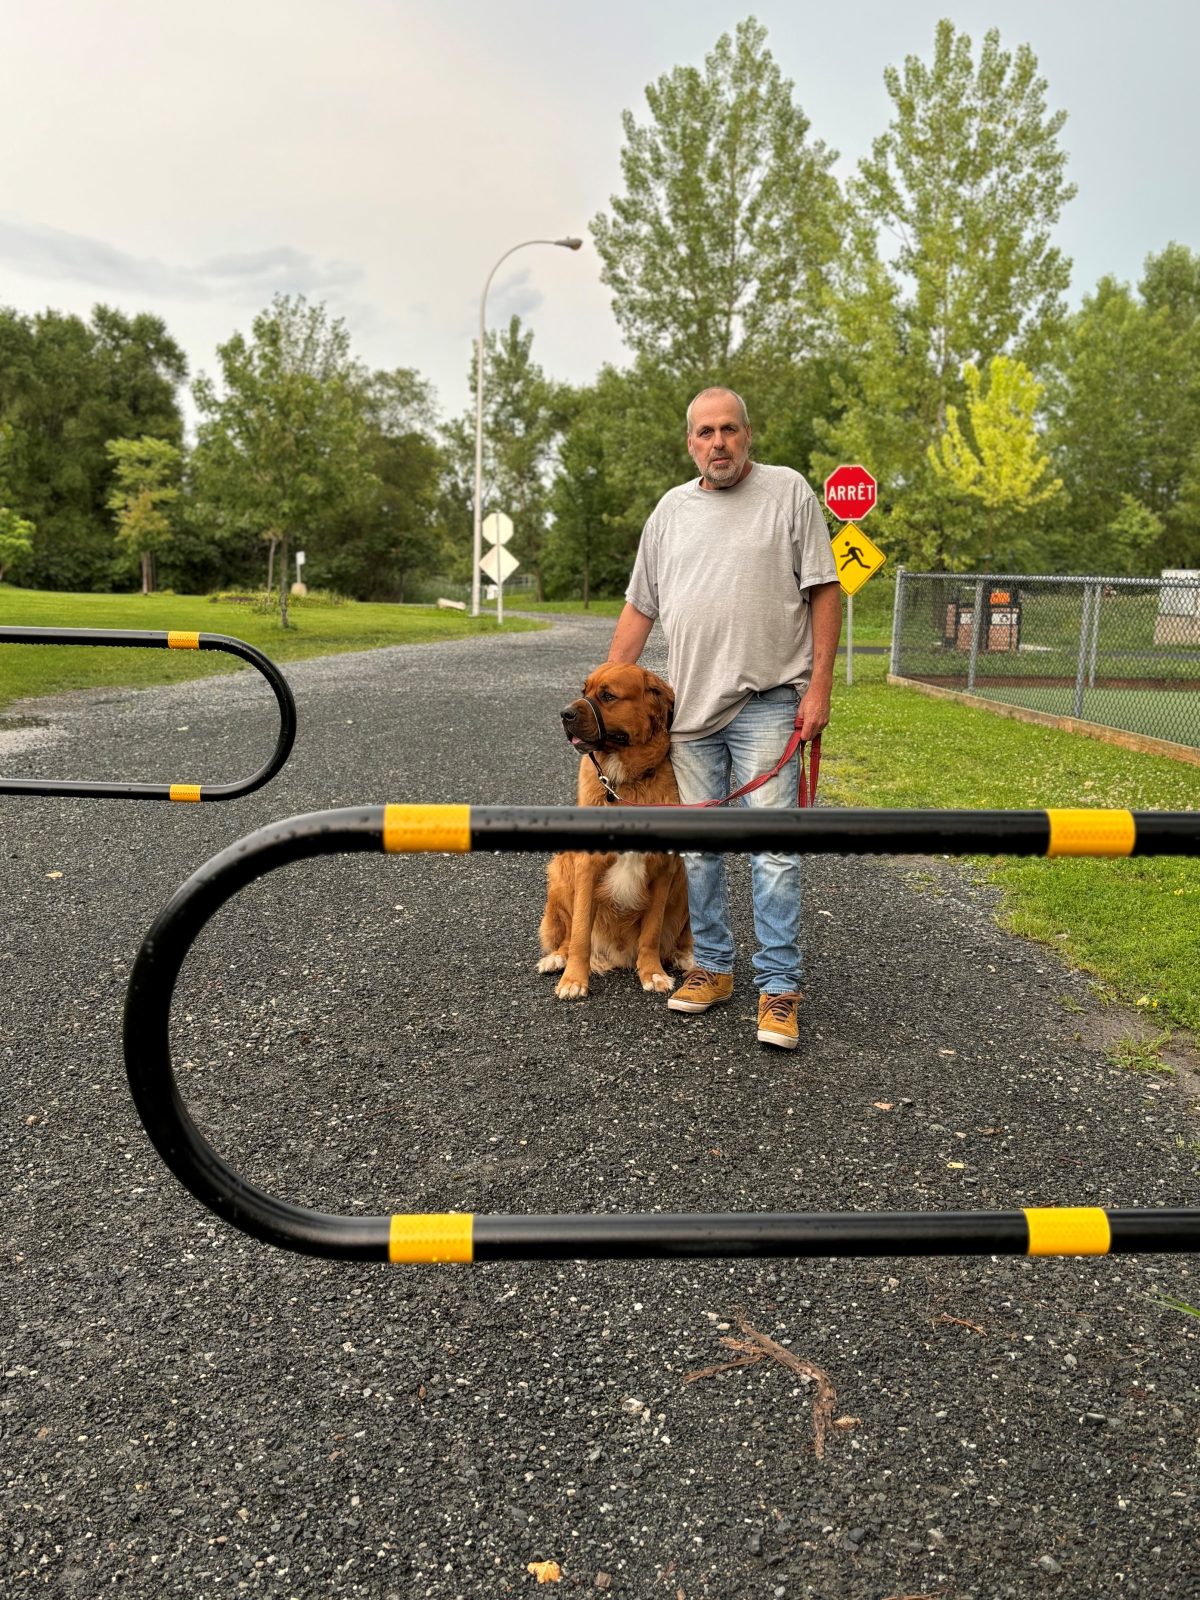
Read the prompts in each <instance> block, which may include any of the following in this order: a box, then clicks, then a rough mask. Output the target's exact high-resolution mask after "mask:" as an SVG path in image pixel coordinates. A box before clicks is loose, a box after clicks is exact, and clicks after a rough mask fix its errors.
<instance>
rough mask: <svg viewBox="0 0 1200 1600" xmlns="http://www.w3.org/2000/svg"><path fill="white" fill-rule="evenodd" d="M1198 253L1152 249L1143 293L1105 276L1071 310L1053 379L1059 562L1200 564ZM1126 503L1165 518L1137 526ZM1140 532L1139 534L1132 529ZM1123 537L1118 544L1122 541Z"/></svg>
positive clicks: (1115, 566)
mask: <svg viewBox="0 0 1200 1600" xmlns="http://www.w3.org/2000/svg"><path fill="white" fill-rule="evenodd" d="M1198 278H1200V255H1197V254H1193V252H1191V251H1189V250H1187V249H1185V248H1184V247H1183V246H1182V245H1176V244H1172V245H1168V246H1167V248H1166V249H1165V250H1164V251H1162V253H1161V254H1160V255H1158V256H1151V257H1149V258H1148V260H1147V262H1146V267H1145V273H1144V276H1143V279H1142V283H1141V286H1140V295H1138V294H1135V293H1134V292H1133V291H1132V290H1131V289H1130V288H1129V286H1128V284H1121V283H1117V282H1116V281H1115V280H1114V279H1112V278H1107V277H1106V278H1102V279H1101V280H1100V283H1099V284H1098V285H1097V286H1096V290H1095V292H1094V293H1093V294H1091V295H1089V296H1087V297H1086V298H1085V299H1084V302H1083V305H1082V307H1081V308H1080V310H1079V311H1078V312H1077V313H1076V315H1075V316H1073V317H1072V318H1071V319H1070V322H1069V324H1068V326H1067V328H1066V330H1065V333H1064V336H1063V338H1062V340H1061V343H1060V345H1059V348H1058V352H1057V355H1056V360H1055V366H1054V370H1053V371H1052V374H1051V379H1050V383H1049V409H1050V414H1051V438H1052V443H1053V447H1054V450H1055V454H1056V458H1057V461H1058V464H1059V470H1060V472H1061V473H1062V477H1063V480H1064V482H1065V484H1066V487H1067V493H1068V499H1069V508H1068V514H1067V516H1066V518H1065V520H1064V523H1063V528H1062V537H1061V539H1060V540H1059V541H1058V542H1057V543H1056V545H1055V546H1054V548H1053V556H1054V559H1055V562H1056V564H1060V565H1066V564H1070V565H1073V566H1074V568H1075V570H1077V571H1093V572H1109V571H1111V572H1115V573H1123V572H1146V571H1151V572H1153V571H1156V570H1157V569H1159V568H1161V567H1164V566H1197V565H1200V292H1198V291H1197V288H1196V284H1197V279H1198ZM1126 501H1128V502H1130V503H1132V504H1133V505H1136V506H1139V507H1141V508H1142V510H1143V512H1144V513H1145V517H1146V518H1150V517H1153V518H1156V519H1158V524H1159V532H1158V534H1157V535H1156V536H1155V537H1154V538H1153V539H1152V540H1148V539H1147V538H1146V537H1145V535H1146V533H1147V531H1148V529H1149V528H1150V526H1151V524H1150V523H1149V521H1148V520H1143V521H1142V522H1141V523H1140V525H1138V526H1136V527H1134V525H1133V524H1131V523H1130V522H1129V514H1124V515H1122V514H1121V513H1119V514H1118V517H1117V519H1116V521H1117V523H1118V524H1119V525H1118V526H1117V527H1116V528H1115V529H1114V514H1113V508H1114V506H1122V507H1124V506H1125V503H1126ZM1131 534H1132V535H1133V537H1132V538H1131V537H1130V535H1131ZM1114 539H1115V543H1114Z"/></svg>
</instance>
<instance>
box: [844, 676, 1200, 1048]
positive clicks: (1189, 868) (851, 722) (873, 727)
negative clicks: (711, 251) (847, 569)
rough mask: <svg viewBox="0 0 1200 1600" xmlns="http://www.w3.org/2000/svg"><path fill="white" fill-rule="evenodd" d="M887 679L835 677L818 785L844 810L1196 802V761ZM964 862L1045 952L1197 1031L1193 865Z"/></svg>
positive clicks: (1190, 806)
mask: <svg viewBox="0 0 1200 1600" xmlns="http://www.w3.org/2000/svg"><path fill="white" fill-rule="evenodd" d="M886 671H887V659H886V657H878V656H876V657H864V659H863V661H862V662H861V663H860V662H857V661H856V662H855V670H854V686H853V688H850V689H847V688H846V686H845V683H844V680H842V668H841V667H840V666H839V669H838V676H839V680H840V681H839V685H838V689H837V692H836V693H835V698H834V716H833V722H832V724H831V725H830V729H829V732H828V734H827V735H826V738H825V741H824V752H823V765H822V768H821V777H822V786H823V790H824V792H825V794H826V795H827V796H828V797H829V798H830V799H832V800H835V801H837V802H839V803H840V804H842V805H852V806H915V807H919V806H943V807H947V808H957V807H968V808H974V807H979V808H985V809H986V808H990V807H1001V808H1005V809H1008V808H1012V809H1024V808H1030V807H1043V806H1054V807H1058V806H1065V807H1073V806H1114V807H1127V808H1128V809H1129V810H1131V811H1186V810H1194V809H1196V807H1197V805H1198V804H1200V773H1198V772H1197V769H1196V768H1195V767H1194V766H1189V765H1187V764H1186V763H1184V762H1181V761H1172V760H1170V759H1169V758H1168V757H1166V756H1149V755H1139V754H1135V753H1134V752H1132V751H1128V750H1121V749H1119V748H1118V747H1117V746H1115V745H1107V744H1102V743H1100V742H1099V741H1097V740H1095V739H1084V738H1080V737H1078V736H1077V735H1075V734H1070V733H1060V732H1059V731H1058V730H1057V729H1054V728H1038V727H1033V726H1031V725H1029V724H1026V723H1021V722H1013V721H1010V720H1009V719H1007V718H1004V717H992V716H989V715H988V713H987V712H984V711H979V710H976V709H974V708H971V707H967V706H958V705H954V704H952V703H950V702H947V701H942V700H931V699H929V698H928V697H926V696H925V695H922V694H919V693H917V692H916V691H915V690H909V689H902V688H889V687H888V685H887V683H886V682H885V681H884V680H885V675H886ZM975 867H976V869H977V870H978V871H979V872H980V873H981V874H982V875H983V876H984V877H986V878H987V879H989V880H990V881H991V882H993V883H996V884H998V885H999V887H1000V888H1001V889H1002V891H1003V893H1004V921H1005V925H1006V926H1008V927H1010V928H1012V929H1013V931H1014V932H1016V933H1020V934H1024V935H1026V936H1027V937H1030V938H1033V939H1039V940H1042V941H1044V942H1045V943H1047V944H1049V945H1051V946H1052V947H1053V948H1054V949H1055V950H1057V951H1059V952H1060V953H1061V954H1062V955H1064V956H1066V957H1067V958H1068V959H1069V960H1071V961H1072V962H1073V963H1074V964H1075V965H1077V966H1079V967H1082V968H1083V969H1085V970H1086V971H1089V972H1093V973H1095V974H1096V976H1097V977H1098V978H1099V979H1100V980H1102V983H1103V985H1104V986H1105V987H1106V989H1107V990H1109V991H1111V993H1112V994H1113V995H1115V996H1116V997H1118V998H1119V999H1121V1000H1124V1001H1126V1002H1127V1003H1129V1004H1131V1005H1136V1006H1140V1007H1141V1008H1142V1009H1143V1010H1145V1011H1147V1012H1148V1013H1150V1014H1151V1015H1153V1016H1154V1017H1155V1018H1162V1019H1164V1021H1167V1022H1174V1023H1179V1024H1183V1025H1184V1026H1186V1027H1188V1028H1191V1029H1200V860H1195V859H1190V858H1183V857H1161V858H1152V857H1147V858H1145V859H1130V860H1124V861H1120V860H1118V861H1099V860H1096V861H1086V860H1080V861H1076V860H1056V861H1046V860H1041V859H1033V860H1029V859H1018V858H1013V857H989V858H986V859H981V858H976V861H975Z"/></svg>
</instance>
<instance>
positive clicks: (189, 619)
mask: <svg viewBox="0 0 1200 1600" xmlns="http://www.w3.org/2000/svg"><path fill="white" fill-rule="evenodd" d="M291 621H292V626H291V627H289V628H287V629H286V630H285V629H283V628H281V627H280V626H279V617H278V614H275V613H265V612H262V611H259V610H256V609H255V608H254V607H253V606H251V605H242V604H238V603H237V602H235V601H230V600H221V601H213V600H210V599H207V598H205V597H203V596H197V595H140V594H135V595H113V594H48V593H45V592H44V591H42V590H36V589H14V588H11V587H9V586H8V585H6V584H0V627H26V628H152V629H158V628H176V629H180V630H182V631H191V632H199V633H224V634H232V636H233V637H234V638H235V639H244V640H245V641H246V643H247V644H252V645H255V646H257V648H258V649H260V650H262V651H263V653H264V654H265V655H268V656H270V658H271V660H272V661H281V662H282V661H300V660H302V659H303V658H304V657H306V656H323V655H333V654H336V653H339V652H341V651H345V650H371V649H374V648H376V647H377V646H379V645H390V644H425V643H428V642H430V641H431V640H435V639H459V638H464V637H466V636H467V635H470V634H478V633H496V632H498V631H499V630H498V628H497V624H496V620H495V618H494V617H470V616H467V615H466V614H465V613H464V612H462V611H441V610H438V609H437V607H436V606H428V607H426V606H391V605H374V604H361V603H359V602H356V601H346V602H345V603H344V604H342V605H334V606H326V605H300V606H295V607H293V608H292V611H291ZM540 626H541V624H539V623H536V622H528V621H525V620H523V619H521V618H513V619H512V620H511V621H509V619H508V618H507V617H506V618H505V622H504V627H505V629H506V630H510V631H511V632H513V633H519V632H522V631H524V630H526V629H529V628H536V627H540ZM246 670H249V669H247V668H243V667H242V666H241V665H240V663H238V662H237V661H235V660H234V658H233V657H232V656H225V655H217V654H213V653H210V652H207V651H206V652H205V653H204V654H203V655H198V654H197V653H196V652H195V651H191V650H122V649H118V648H112V647H109V646H105V647H103V648H97V649H86V648H84V647H82V646H79V645H36V646H35V645H0V707H2V706H4V705H6V704H8V703H10V702H11V701H13V700H22V699H26V698H28V697H32V696H36V695H44V694H59V693H62V692H63V691H64V690H68V689H95V688H101V687H113V686H116V685H121V686H131V687H138V688H140V687H144V686H147V685H150V684H158V683H177V682H179V681H180V679H183V678H204V677H212V676H214V675H215V674H216V673H220V672H238V671H246Z"/></svg>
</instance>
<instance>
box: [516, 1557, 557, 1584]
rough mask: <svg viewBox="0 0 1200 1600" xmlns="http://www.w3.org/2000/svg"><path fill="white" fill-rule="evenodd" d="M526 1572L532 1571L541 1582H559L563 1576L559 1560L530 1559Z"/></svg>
mask: <svg viewBox="0 0 1200 1600" xmlns="http://www.w3.org/2000/svg"><path fill="white" fill-rule="evenodd" d="M525 1570H526V1572H532V1573H533V1575H534V1577H535V1578H536V1579H537V1581H538V1582H539V1583H557V1582H558V1581H559V1579H560V1578H561V1577H562V1568H561V1567H560V1566H559V1564H558V1562H557V1561H530V1562H527V1563H526V1566H525Z"/></svg>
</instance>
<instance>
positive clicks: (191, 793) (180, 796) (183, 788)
mask: <svg viewBox="0 0 1200 1600" xmlns="http://www.w3.org/2000/svg"><path fill="white" fill-rule="evenodd" d="M199 798H200V785H199V784H198V783H173V784H172V785H171V799H172V800H199Z"/></svg>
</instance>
